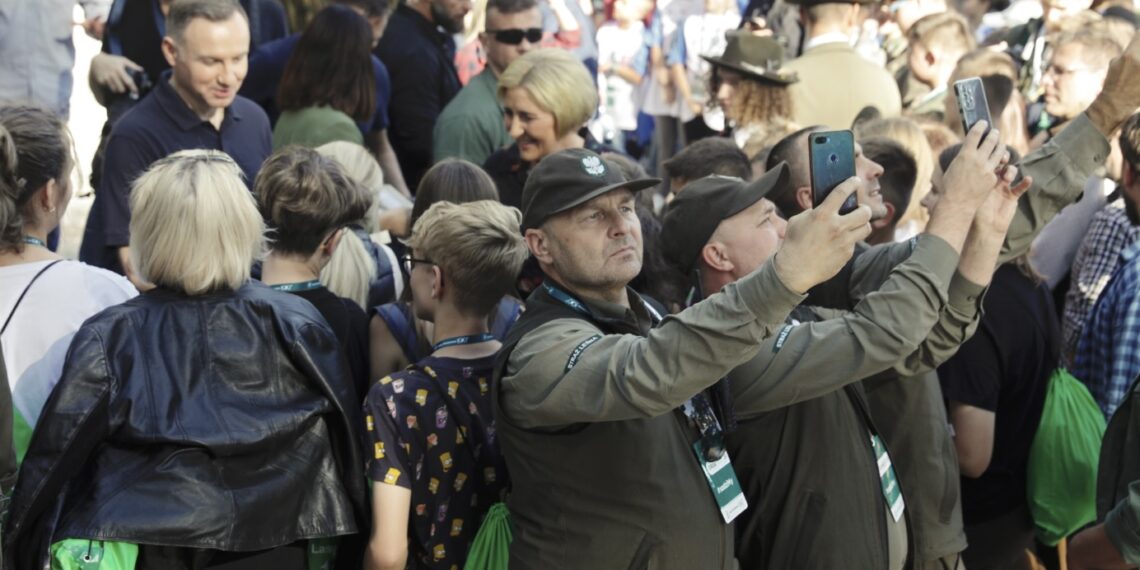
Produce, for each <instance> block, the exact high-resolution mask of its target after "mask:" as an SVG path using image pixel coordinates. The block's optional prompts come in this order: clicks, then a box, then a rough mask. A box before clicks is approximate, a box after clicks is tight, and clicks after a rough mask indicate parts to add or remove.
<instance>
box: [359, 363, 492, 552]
mask: <svg viewBox="0 0 1140 570" xmlns="http://www.w3.org/2000/svg"><path fill="white" fill-rule="evenodd" d="M476 363H478V364H479V366H475V367H473V366H470V365H469V364H476ZM492 366H493V362H492V360H491V359H481V360H479V361H462V360H454V359H440V358H427V359H425V360H423V361H421V362H420V363H418V364H416V365H414V366H411V367H409V368H408V369H407V370H404V371H402V372H397V373H395V374H392V375H391V376H387V377H385V378H382V379H381V380H380V382H379V383H378V384H376V385H375V386H374V387H373V388H372V390H371V391H370V392H369V394H368V398H367V400H366V401H365V404H364V413H365V422H366V427H367V428H368V436H369V442H370V444H371V448H372V449H371V450H370V451H371V453H370V454H369V458H370V460H369V466H368V475H369V478H371V479H372V480H373V481H375V482H378V483H383V484H387V485H396V486H399V487H403V488H405V489H410V490H411V492H412V510H411V512H410V513H409V518H408V532H409V534H410V538H411V545H410V548H411V550H410V551H409V560H410V561H412V562H413V565H412V566H413V567H416V568H442V569H449V568H453V567H460V568H461V567H462V566H463V563H464V561H465V559H466V557H467V551H468V548H469V547H470V545H471V542H472V541H473V540H474V538H475V534H476V532H477V531H478V529H479V524H480V522H481V521H482V519H483V517H484V516H485V515H486V513H487V510H488V509H490V507H491V505H493V504H494V503H495V502H497V501H499V500H501V494H502V490H503V489H504V488H505V487H506V483H507V477H506V470H505V467H504V463H503V459H502V456H501V454H500V453H499V447H498V443H497V441H496V434H495V426H494V422H493V420H491V417H492V416H491V413H492V404H491V388H490V379H491V373H492V370H493V368H492Z"/></svg>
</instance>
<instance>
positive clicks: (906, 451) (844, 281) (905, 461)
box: [769, 36, 1140, 569]
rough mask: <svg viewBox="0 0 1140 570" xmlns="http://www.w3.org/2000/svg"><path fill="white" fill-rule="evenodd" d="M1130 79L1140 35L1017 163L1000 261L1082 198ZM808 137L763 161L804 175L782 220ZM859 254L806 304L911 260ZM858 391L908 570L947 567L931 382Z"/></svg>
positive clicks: (952, 500)
mask: <svg viewBox="0 0 1140 570" xmlns="http://www.w3.org/2000/svg"><path fill="white" fill-rule="evenodd" d="M1138 73H1140V36H1138V37H1137V38H1134V39H1133V41H1132V43H1131V44H1130V45H1129V47H1128V48H1127V49H1126V50H1125V53H1124V56H1123V57H1120V58H1117V59H1116V60H1114V61H1113V63H1112V65H1110V66H1109V71H1108V73H1107V76H1106V79H1105V84H1104V89H1103V90H1102V91H1101V93H1100V95H1098V96H1097V98H1096V100H1095V101H1094V102H1093V104H1092V105H1091V106H1090V107H1089V108H1088V110H1087V111H1086V112H1085V113H1083V114H1081V115H1078V116H1077V117H1076V118H1075V119H1073V120H1072V121H1071V122H1070V124H1069V125H1068V126H1067V127H1066V128H1065V129H1064V130H1063V131H1061V133H1060V134H1058V135H1057V136H1056V137H1054V138H1053V139H1052V140H1050V141H1049V142H1047V143H1046V144H1045V145H1044V146H1042V147H1041V148H1039V149H1037V150H1035V151H1034V152H1032V153H1030V154H1029V155H1028V156H1026V157H1025V158H1023V159H1022V160H1021V162H1020V163H1018V164H1017V166H1018V168H1019V169H1020V171H1021V173H1022V174H1023V175H1027V176H1031V177H1032V178H1033V179H1034V180H1035V182H1034V185H1033V186H1032V187H1031V188H1030V190H1029V191H1027V192H1026V193H1025V195H1024V196H1023V197H1022V198H1021V201H1020V203H1019V205H1018V212H1017V214H1016V215H1015V217H1014V219H1013V221H1012V222H1011V223H1010V229H1009V231H1008V232H1007V233H1006V238H1005V243H1004V245H1003V249H1002V253H1001V255H1000V257H999V262H1001V263H1004V262H1006V261H1009V260H1011V259H1013V258H1015V257H1017V256H1019V255H1021V254H1022V253H1024V252H1025V251H1026V250H1027V249H1028V248H1029V246H1030V244H1031V243H1032V242H1033V239H1034V237H1035V236H1036V235H1037V234H1038V233H1039V232H1040V231H1041V229H1042V228H1043V227H1044V226H1045V224H1046V223H1047V222H1048V221H1049V220H1051V219H1052V218H1053V217H1055V216H1056V215H1057V213H1058V212H1059V211H1060V210H1061V208H1064V207H1065V206H1068V205H1069V204H1072V203H1073V202H1075V201H1076V200H1077V199H1078V198H1079V197H1080V196H1081V193H1082V192H1083V189H1084V184H1085V181H1086V180H1087V178H1088V177H1089V176H1091V175H1092V173H1093V172H1094V171H1095V170H1096V168H1098V167H1099V166H1101V165H1102V164H1104V161H1105V158H1106V157H1107V156H1108V152H1109V145H1108V140H1107V139H1106V137H1107V136H1109V135H1110V134H1111V133H1112V132H1113V131H1115V130H1116V128H1117V127H1119V125H1121V124H1122V123H1123V122H1124V121H1125V119H1127V118H1128V117H1129V116H1131V114H1132V113H1133V112H1134V111H1135V109H1136V108H1137V107H1140V82H1136V81H1131V80H1130V78H1132V77H1135V76H1136V74H1138ZM806 132H810V131H805V132H801V133H796V134H793V135H789V136H788V137H787V138H785V140H783V141H781V142H780V143H778V144H777V145H776V147H775V148H774V149H773V152H772V156H771V157H770V158H769V160H770V161H772V160H789V162H795V163H797V164H799V165H803V168H802V169H797V168H796V167H794V166H793V168H792V173H793V179H794V182H793V184H792V186H793V188H795V189H794V190H789V191H788V192H787V194H786V196H788V195H790V196H792V197H793V198H792V199H783V200H781V197H780V196H774V198H775V201H777V202H778V203H784V204H790V207H789V209H788V210H785V211H784V213H785V214H788V215H791V214H795V213H796V212H797V211H799V210H798V209H795V203H796V202H795V198H794V196H796V195H798V194H799V193H801V190H800V189H802V188H807V190H808V191H809V192H810V182H809V180H810V179H809V175H808V173H807V167H806V160H807V142H806V138H805V136H806ZM797 138H798V140H797ZM778 151H779V152H778ZM784 157H787V158H784ZM769 164H771V162H770V163H769ZM860 249H861V251H857V252H856V255H855V257H854V259H853V260H852V262H851V263H850V264H849V265H848V266H847V267H845V268H844V269H843V270H842V271H841V272H840V274H839V275H838V276H837V277H836V278H834V279H832V280H831V281H829V282H828V283H827V284H825V285H824V286H821V287H818V288H816V289H815V290H814V291H813V292H812V296H813V298H818V299H822V300H823V301H824V302H825V303H824V304H825V305H826V306H830V307H834V308H848V307H850V306H852V305H853V303H852V301H853V300H855V299H860V298H862V297H863V296H865V295H866V293H867V291H870V290H874V289H876V288H877V287H878V285H879V284H880V283H882V281H883V280H884V279H885V278H886V276H887V275H888V274H889V273H890V271H891V270H892V269H893V268H894V266H896V265H897V264H898V263H900V262H901V261H902V260H904V259H906V258H907V257H909V255H910V252H909V248H908V247H907V245H906V244H905V243H902V244H886V245H880V246H875V247H866V248H860ZM899 380H901V381H899ZM865 388H866V390H867V401H868V404H869V405H870V408H871V415H872V417H873V418H874V419H875V421H876V422H877V426H878V427H879V428H880V429H881V430H882V434H883V438H884V440H885V441H886V444H887V446H888V448H889V449H890V450H891V452H892V454H893V455H892V457H893V459H894V460H895V467H896V468H897V470H898V471H899V478H900V481H901V483H902V488H903V493H904V495H905V496H906V497H907V499H908V507H909V508H910V515H911V531H912V538H913V540H914V545H915V553H914V554H915V556H914V558H915V560H916V568H919V569H922V568H928V567H929V568H932V569H933V568H945V567H946V566H950V567H954V566H955V565H956V564H957V562H958V558H959V554H960V553H961V552H962V551H963V550H965V548H966V537H965V533H964V531H963V526H962V515H961V505H960V501H959V489H958V462H957V457H956V456H955V454H954V451H953V449H954V445H953V442H952V441H951V439H950V438H951V434H950V433H949V431H948V430H947V429H946V425H947V419H946V407H945V403H944V402H943V400H942V391H941V388H940V386H939V385H938V378H937V376H936V375H934V374H923V375H920V376H919V377H918V378H882V379H873V380H869V381H867V382H865Z"/></svg>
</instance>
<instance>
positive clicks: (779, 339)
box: [772, 325, 795, 352]
mask: <svg viewBox="0 0 1140 570" xmlns="http://www.w3.org/2000/svg"><path fill="white" fill-rule="evenodd" d="M793 328H795V325H784V328H782V329H780V332H779V333H778V334H777V335H776V345H775V346H773V347H772V352H780V349H781V348H784V343H785V342H788V335H790V334H792V329H793Z"/></svg>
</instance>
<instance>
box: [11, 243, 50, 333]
mask: <svg viewBox="0 0 1140 570" xmlns="http://www.w3.org/2000/svg"><path fill="white" fill-rule="evenodd" d="M61 261H63V260H62V259H57V260H55V261H53V262H51V263H49V264H47V265H45V266H44V267H43V269H40V270H39V271H38V272H36V274H35V275H33V276H32V280H31V281H28V285H27V286H26V287H24V291H23V292H22V293H20V296H19V297H17V298H16V304H15V305H12V312H10V313H8V318H7V319H5V320H4V326H3V327H0V335H2V334H4V332H5V331H7V330H8V324H9V323H11V322H12V317H13V316H14V315H15V314H16V309H19V308H20V302H21V301H23V300H24V295H27V294H28V291H29V290H30V289H31V288H32V284H33V283H35V282H36V279H39V278H40V275H43V274H44V272H45V271H47V270H48V269H51V267H52V266H53V265H55V264H57V263H59V262H61Z"/></svg>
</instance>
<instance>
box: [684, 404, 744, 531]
mask: <svg viewBox="0 0 1140 570" xmlns="http://www.w3.org/2000/svg"><path fill="white" fill-rule="evenodd" d="M683 410H684V412H685V415H686V416H688V418H689V419H690V420H692V421H693V423H695V424H696V425H697V429H699V430H700V432H701V438H700V439H698V440H697V441H696V442H694V443H693V453H695V454H696V455H697V462H698V463H700V464H701V471H702V472H703V473H704V475H705V480H706V481H707V482H708V484H709V489H710V490H711V491H712V494H713V499H714V500H716V506H717V507H718V508H719V509H720V515H721V517H722V518H724V522H725V523H726V524H727V523H731V522H732V521H733V520H736V517H738V516H740V513H743V512H744V510H745V509H747V508H748V500H747V499H746V498H745V497H744V490H743V489H742V488H741V487H740V481H739V480H738V479H737V478H736V471H735V470H734V469H733V468H732V461H731V460H729V458H728V452H727V451H726V450H725V448H724V430H723V429H721V426H720V421H718V420H717V418H716V414H714V413H713V410H712V405H711V404H709V400H708V398H706V397H705V395H704V394H697V395H696V396H693V398H692V399H690V400H689V401H688V402H685V406H684V408H683Z"/></svg>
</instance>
